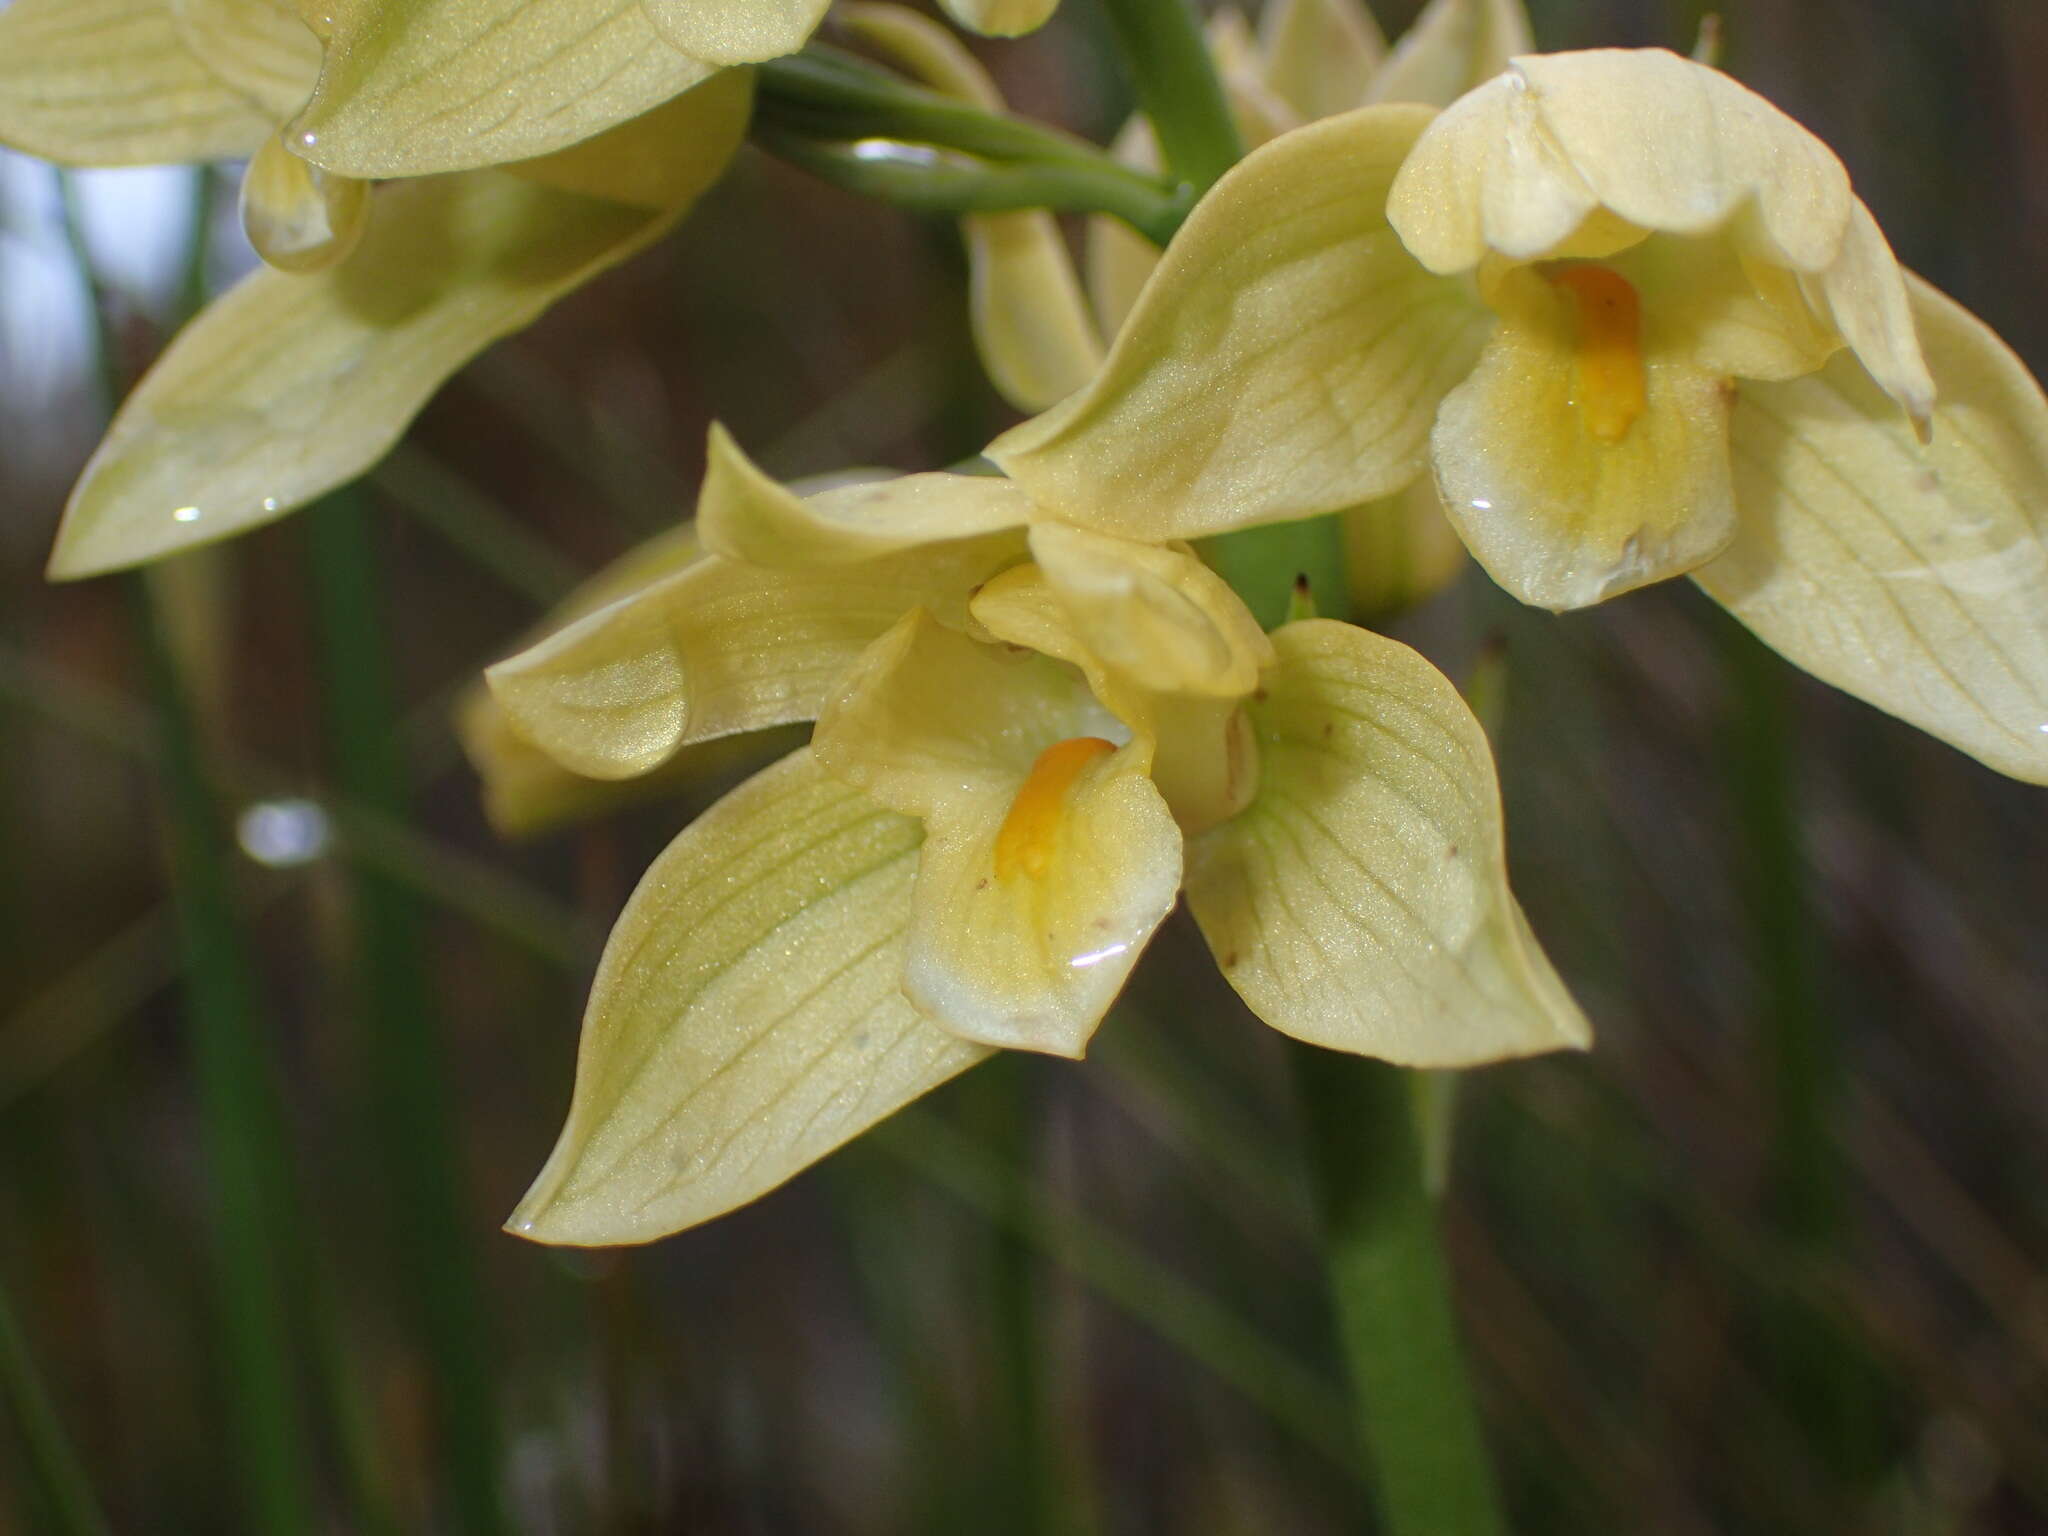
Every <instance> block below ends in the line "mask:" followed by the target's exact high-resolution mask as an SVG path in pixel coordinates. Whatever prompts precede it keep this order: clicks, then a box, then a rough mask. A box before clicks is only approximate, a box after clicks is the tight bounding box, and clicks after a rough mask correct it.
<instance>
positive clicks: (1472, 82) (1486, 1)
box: [1362, 0, 1536, 107]
mask: <svg viewBox="0 0 2048 1536" xmlns="http://www.w3.org/2000/svg"><path fill="white" fill-rule="evenodd" d="M1535 47H1536V42H1535V39H1534V38H1533V37H1532V36H1531V35H1530V31H1529V16H1528V13H1527V12H1526V11H1525V10H1523V9H1522V0H1431V3H1430V5H1429V6H1428V7H1427V8H1426V9H1425V10H1424V11H1423V13H1422V14H1421V15H1420V16H1418V17H1416V18H1415V24H1414V25H1413V26H1411V27H1410V28H1409V29H1408V30H1407V32H1406V33H1405V34H1403V36H1402V38H1401V41H1400V42H1399V43H1397V44H1395V46H1394V51H1393V52H1392V53H1391V54H1389V55H1388V56H1387V61H1386V63H1385V64H1383V65H1382V66H1381V67H1380V68H1379V70H1378V71H1376V72H1375V73H1374V75H1373V77H1372V83H1371V84H1370V85H1369V86H1368V87H1367V88H1366V91H1365V95H1364V97H1363V98H1362V99H1363V100H1365V101H1419V102H1422V103H1423V104H1424V105H1426V106H1431V107H1447V106H1449V105H1450V104H1451V103H1452V102H1454V101H1456V100H1457V99H1458V98H1459V97H1460V96H1462V95H1464V94H1465V93H1466V92H1467V91H1469V90H1471V89H1472V88H1473V87H1474V86H1477V85H1482V84H1484V83H1485V82H1486V81H1488V80H1491V79H1492V78H1493V77H1494V76H1495V75H1497V74H1499V73H1500V72H1501V71H1502V70H1504V69H1506V68H1507V67H1508V61H1509V60H1511V59H1513V58H1515V57H1516V56H1517V55H1518V54H1524V53H1529V52H1532V51H1533V50H1534V49H1535Z"/></svg>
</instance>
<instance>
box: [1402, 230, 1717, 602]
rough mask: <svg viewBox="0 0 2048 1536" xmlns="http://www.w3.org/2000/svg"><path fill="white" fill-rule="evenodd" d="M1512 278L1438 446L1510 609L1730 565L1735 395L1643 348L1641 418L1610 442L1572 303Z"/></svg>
mask: <svg viewBox="0 0 2048 1536" xmlns="http://www.w3.org/2000/svg"><path fill="white" fill-rule="evenodd" d="M1510 277H1511V278H1512V279H1513V282H1512V283H1511V284H1510V285H1509V287H1510V288H1511V289H1513V290H1516V291H1514V292H1512V293H1511V294H1508V295H1507V297H1506V298H1505V299H1504V307H1505V309H1506V311H1507V312H1506V313H1505V314H1504V315H1503V318H1502V324H1501V328H1500V330H1499V332H1498V333H1497V334H1496V335H1495V337H1494V339H1493V340H1492V341H1491V342H1490V343H1489V344H1488V345H1487V347H1486V350H1485V352H1484V353H1483V354H1482V356H1481V357H1480V360H1479V366H1478V367H1477V368H1475V369H1473V371H1472V375H1471V377H1470V378H1468V379H1467V380H1466V381H1465V382H1464V383H1463V384H1460V385H1459V386H1458V387H1457V388H1456V389H1455V390H1453V391H1452V392H1451V394H1450V396H1449V398H1447V399H1446V400H1445V401H1444V404H1443V410H1442V412H1441V413H1440V414H1439V415H1438V418H1437V424H1436V431H1435V434H1434V436H1433V438H1432V440H1431V446H1432V450H1433V454H1434V458H1435V464H1436V480H1437V488H1438V490H1439V491H1440V492H1441V494H1442V496H1443V501H1444V507H1445V510H1446V511H1447V512H1448V514H1449V516H1450V519H1451V522H1452V524H1453V525H1454V526H1455V527H1456V528H1457V530H1458V534H1459V536H1460V537H1461V538H1463V539H1464V541H1465V546H1466V548H1468V549H1470V550H1471V551H1472V554H1473V557H1474V558H1475V559H1477V560H1478V561H1479V563H1480V564H1481V565H1483V566H1485V567H1486V571H1487V574H1488V575H1490V576H1492V577H1493V579H1494V580H1495V581H1496V582H1498V583H1500V585H1501V586H1502V587H1504V588H1505V589H1506V590H1507V591H1508V592H1510V593H1512V594H1513V595H1514V596H1515V597H1518V598H1520V599H1521V600H1522V601H1523V602H1525V603H1533V604H1535V605H1537V606H1538V607H1542V608H1552V609H1560V610H1561V609H1568V608H1580V607H1584V606H1586V605H1587V604H1590V603H1597V602H1600V601H1602V600H1603V599H1606V598H1609V597H1615V596H1618V595H1620V594H1621V593H1623V592H1627V591H1631V590H1633V589H1634V588H1636V587H1640V586H1644V585H1646V584H1648V583H1650V582H1653V581H1661V580H1663V579H1664V578H1666V577H1669V576H1677V575H1682V574H1684V573H1685V572H1686V571H1689V570H1692V569H1693V568H1694V567H1696V566H1698V565H1700V564H1702V563H1704V562H1705V561H1707V560H1710V559H1712V558H1713V557H1714V556H1715V555H1717V554H1719V553H1720V552H1721V550H1723V549H1724V548H1726V547H1727V544H1728V541H1729V540H1730V539H1731V538H1733V537H1734V536H1735V498H1734V491H1733V486H1732V482H1731V479H1730V472H1729V467H1728V414H1729V409H1730V406H1731V404H1732V400H1733V394H1734V391H1733V389H1732V388H1731V387H1730V386H1729V385H1728V383H1727V381H1726V380H1724V379H1721V378H1718V377H1716V376H1715V375H1713V374H1710V373H1707V372H1705V371H1703V370H1702V369H1701V368H1700V367H1699V366H1698V365H1697V364H1696V363H1695V361H1694V360H1693V359H1692V358H1691V357H1690V356H1689V355H1688V354H1687V353H1686V352H1685V351H1683V350H1682V349H1663V348H1657V349H1652V348H1649V347H1646V348H1645V349H1644V351H1643V354H1642V356H1641V367H1642V370H1643V380H1644V386H1643V387H1644V408H1643V410H1642V413H1641V415H1640V416H1639V417H1637V418H1636V419H1635V420H1634V422H1633V424H1632V425H1629V426H1628V427H1627V428H1626V430H1625V432H1624V434H1623V435H1622V436H1621V437H1620V438H1619V439H1618V440H1611V441H1610V440H1605V439H1603V438H1602V437H1600V436H1599V435H1597V428H1596V424H1595V423H1594V422H1592V421H1591V420H1590V419H1589V412H1588V408H1587V404H1586V399H1587V397H1588V395H1589V394H1590V391H1587V390H1585V389H1583V388H1582V386H1581V381H1580V375H1579V364H1578V359H1577V356H1576V352H1575V348H1574V338H1573V333H1572V328H1571V327H1572V321H1571V319H1570V318H1569V315H1568V309H1567V306H1566V304H1565V302H1564V301H1563V300H1562V299H1561V298H1560V297H1559V296H1558V295H1557V294H1555V293H1554V292H1552V291H1551V290H1550V285H1549V284H1547V283H1546V282H1545V281H1544V280H1543V279H1542V278H1539V277H1537V276H1535V275H1534V274H1533V273H1532V272H1530V271H1529V270H1528V269H1526V268H1525V269H1521V270H1518V271H1516V272H1514V273H1512V274H1510ZM1505 292H1506V290H1504V293H1505Z"/></svg>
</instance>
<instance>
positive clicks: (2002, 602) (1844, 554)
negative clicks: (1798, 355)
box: [1694, 279, 2048, 784]
mask: <svg viewBox="0 0 2048 1536" xmlns="http://www.w3.org/2000/svg"><path fill="white" fill-rule="evenodd" d="M1912 295H1913V313H1914V318H1915V319H1916V320H1917V321H1918V322H1919V329H1920V336H1921V340H1922V343H1923V344H1924V345H1925V347H1926V351H1927V361H1928V364H1929V365H1930V367H1931V369H1932V371H1933V375H1934V380H1935V382H1936V384H1937V385H1938V386H1939V387H1940V396H1939V399H1938V402H1937V404H1936V406H1935V410H1934V419H1933V436H1932V440H1931V441H1930V442H1929V443H1928V444H1927V446H1925V447H1922V446H1921V445H1920V443H1919V442H1918V441H1917V440H1916V438H1915V436H1914V434H1913V431H1912V428H1911V425H1910V423H1909V422H1908V421H1907V420H1906V419H1905V418H1903V417H1902V416H1901V415H1900V413H1899V412H1898V411H1897V410H1896V409H1895V408H1894V407H1893V405H1892V403H1891V402H1890V401H1889V400H1887V399H1886V397H1885V396H1884V395H1883V394H1882V393H1881V392H1880V391H1879V389H1878V387H1877V386H1876V384H1875V383H1874V382H1873V381H1872V380H1871V378H1870V377H1869V375H1868V374H1866V373H1865V372H1864V370H1863V369H1862V368H1860V367H1858V366H1857V363H1856V360H1855V359H1854V358H1853V357H1851V356H1850V355H1849V354H1847V353H1844V354H1842V355H1840V356H1838V357H1837V358H1836V359H1835V360H1834V361H1833V362H1832V363H1830V364H1829V365H1828V367H1827V368H1826V369H1825V370H1824V371H1822V372H1820V373H1818V374H1814V375H1812V376H1811V377H1808V378H1803V379H1795V380H1793V381H1791V382H1789V383H1782V384H1758V385H1745V386H1744V387H1743V390H1742V398H1741V400H1740V402H1739V403H1738V405H1737V406H1736V409H1735V422H1734V454H1735V486H1736V496H1737V498H1738V500H1739V502H1740V505H1741V527H1740V531H1739V532H1738V533H1737V535H1736V539H1735V542H1734V543H1733V544H1731V545H1730V546H1729V547H1728V551H1727V553H1726V554H1724V555H1722V556H1721V558H1720V559H1718V560H1716V561H1714V562H1713V563H1712V564H1710V565H1707V566H1703V567H1702V568H1701V569H1700V570H1699V571H1697V572H1695V573H1694V574H1695V577H1696V579H1697V580H1698V581H1699V583H1700V585H1701V586H1703V587H1704V588H1706V590H1707V591H1708V592H1709V593H1710V594H1712V595H1713V596H1714V597H1715V598H1716V599H1717V600H1718V601H1720V602H1721V603H1722V604H1723V605H1724V606H1726V607H1727V608H1728V610H1729V611H1730V612H1731V613H1733V614H1734V615H1735V616H1736V617H1737V618H1739V619H1741V620H1742V622H1743V623H1745V624H1747V625H1748V626H1749V627H1750V628H1751V629H1753V630H1755V631H1756V633H1757V634H1758V635H1759V636H1761V637H1762V638H1763V640H1764V641H1765V642H1766V643H1767V644H1769V645H1771V646H1772V647H1774V648H1775V649H1776V650H1778V651H1779V652H1781V653H1782V654H1783V655H1784V656H1785V657H1786V658H1787V659H1789V660H1790V661H1792V662H1794V663H1795V664H1796V665H1798V666H1801V667H1804V668H1805V669H1806V670H1807V671H1809V672H1811V673H1813V674H1814V675H1815V676H1816V677H1819V678H1821V679H1823V680H1824V681H1826V682H1830V683H1833V684H1834V685H1835V686H1836V687H1838V688H1841V689H1844V690H1845V691H1847V692H1849V693H1853V694H1855V695H1856V696H1857V697H1858V698H1861V699H1864V700H1867V701H1868V702H1869V703H1871V704H1874V705H1876V706H1877V707H1878V708H1879V709H1882V710H1885V711H1887V712H1888V713H1890V714H1894V715H1897V716H1898V717H1899V718H1900V719H1902V720H1907V721H1910V722H1911V723H1912V724H1914V725H1917V726H1919V727H1920V728H1921V729H1922V730H1925V731H1928V732H1931V733H1932V734H1933V735H1936V736H1938V737H1940V738H1941V739H1942V740H1944V741H1946V742H1948V743H1950V744H1951V745H1953V746H1955V747H1958V748H1960V749H1961V750H1962V751H1964V752H1967V753H1969V754H1970V755H1971V756H1973V757H1976V758H1978V759H1980V760H1981V761H1983V762H1986V763H1988V764H1990V765H1991V766H1992V767H1993V768H1996V769H1997V770H1998V771H1999V772H2001V773H2006V774H2010V775H2012V776H2013V777H2014V778H2018V779H2024V780H2027V781H2028V782H2030V783H2036V784H2042V783H2048V400H2044V399H2043V397H2042V393H2041V387H2040V385H2039V384H2037V383H2036V382H2035V381H2034V379H2033V378H2032V376H2031V375H2029V374H2028V372H2027V370H2026V367H2025V365H2024V364H2022V363H2021V362H2020V360H2019V359H2018V358H2016V357H2015V356H2013V354H2012V352H2011V350H2010V349H2008V348H2007V347H2006V345H2005V344H2004V343H2003V342H2001V341H2000V340H1999V339H1998V337H1997V336H1996V335H1994V334H1993V333H1992V331H1991V330H1990V328H1989V327H1987V326H1986V325H1985V324H1984V323H1983V322H1982V321H1981V320H1979V319H1977V318H1976V317H1975V316H1974V315H1972V314H1970V313H1969V312H1968V311H1967V310H1965V309H1964V308H1963V307H1962V306H1961V305H1959V304H1957V303H1956V302H1955V301H1954V300H1953V299H1950V298H1948V297H1946V296H1945V295H1943V294H1941V293H1939V292H1937V291H1936V290H1935V289H1933V288H1932V287H1930V286H1929V285H1927V284H1926V283H1923V282H1920V281H1919V280H1918V279H1914V280H1913V282H1912Z"/></svg>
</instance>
